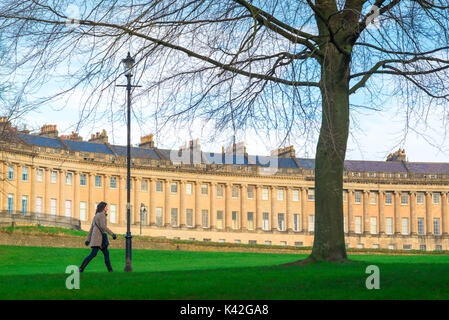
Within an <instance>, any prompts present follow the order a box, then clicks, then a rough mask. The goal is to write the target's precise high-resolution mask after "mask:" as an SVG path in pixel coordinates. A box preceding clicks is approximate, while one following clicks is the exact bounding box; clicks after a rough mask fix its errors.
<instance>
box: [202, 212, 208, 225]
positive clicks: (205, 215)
mask: <svg viewBox="0 0 449 320" xmlns="http://www.w3.org/2000/svg"><path fill="white" fill-rule="evenodd" d="M201 217H202V219H201V221H202V224H203V228H208V227H209V210H201Z"/></svg>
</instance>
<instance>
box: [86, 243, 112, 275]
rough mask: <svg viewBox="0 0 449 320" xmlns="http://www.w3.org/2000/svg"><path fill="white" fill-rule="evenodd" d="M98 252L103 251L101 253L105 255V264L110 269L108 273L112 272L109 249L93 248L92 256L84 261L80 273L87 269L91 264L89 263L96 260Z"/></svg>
mask: <svg viewBox="0 0 449 320" xmlns="http://www.w3.org/2000/svg"><path fill="white" fill-rule="evenodd" d="M98 250H101V252H103V255H104V263H105V264H106V267H107V268H108V271H112V267H111V261H110V260H109V250H108V248H107V247H106V248H100V247H92V251H91V252H90V254H89V255H88V256H87V257H86V259H84V261H83V263H82V265H81V267H80V272H83V271H84V268H86V266H87V265H88V264H89V262H90V261H91V260H92V259H93V258H95V257H96V256H97V253H98Z"/></svg>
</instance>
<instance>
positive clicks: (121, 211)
mask: <svg viewBox="0 0 449 320" xmlns="http://www.w3.org/2000/svg"><path fill="white" fill-rule="evenodd" d="M118 179H119V183H120V186H119V188H120V191H119V193H120V194H119V199H120V206H119V210H118V211H119V219H120V220H118V221H120V224H121V225H122V226H125V227H126V226H127V225H126V223H127V222H126V219H127V217H126V190H127V189H126V178H125V177H124V176H122V175H120V176H119V177H118Z"/></svg>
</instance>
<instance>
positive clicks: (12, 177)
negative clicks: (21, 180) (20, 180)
mask: <svg viewBox="0 0 449 320" xmlns="http://www.w3.org/2000/svg"><path fill="white" fill-rule="evenodd" d="M8 179H9V180H13V179H14V166H9V171H8Z"/></svg>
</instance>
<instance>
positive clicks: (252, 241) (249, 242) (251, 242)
mask: <svg viewBox="0 0 449 320" xmlns="http://www.w3.org/2000/svg"><path fill="white" fill-rule="evenodd" d="M248 244H257V240H248Z"/></svg>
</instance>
